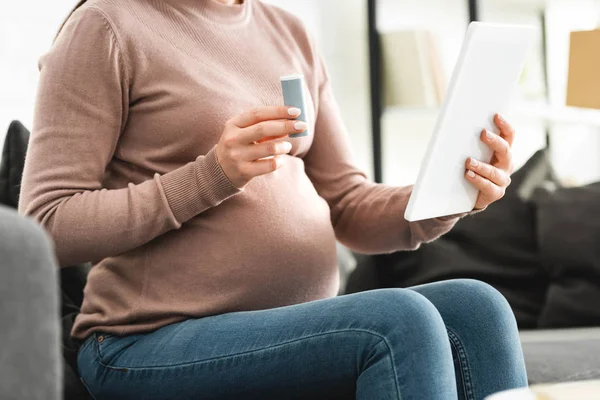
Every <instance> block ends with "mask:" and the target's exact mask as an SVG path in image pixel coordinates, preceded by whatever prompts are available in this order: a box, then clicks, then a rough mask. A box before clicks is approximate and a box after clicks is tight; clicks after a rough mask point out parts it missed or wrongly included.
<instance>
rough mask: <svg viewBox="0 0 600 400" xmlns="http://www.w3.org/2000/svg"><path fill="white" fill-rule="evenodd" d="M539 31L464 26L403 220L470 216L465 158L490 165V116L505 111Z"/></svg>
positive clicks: (473, 196) (471, 192)
mask: <svg viewBox="0 0 600 400" xmlns="http://www.w3.org/2000/svg"><path fill="white" fill-rule="evenodd" d="M537 35H538V30H537V29H536V28H532V27H526V26H513V25H498V24H488V23H481V22H473V23H471V25H469V29H468V30H467V34H466V36H465V40H464V43H463V46H462V50H461V52H460V56H459V58H458V61H457V63H456V66H455V68H454V73H453V75H452V79H451V80H450V85H449V87H448V92H447V94H446V97H445V99H444V103H443V105H442V109H441V112H440V114H439V117H438V121H437V125H436V127H435V130H434V132H433V135H432V137H431V140H430V142H429V146H428V148H427V152H426V153H425V157H424V158H423V162H422V164H421V169H420V170H419V175H418V177H417V182H416V184H415V186H414V188H413V192H412V195H411V197H410V200H409V202H408V207H407V209H406V213H405V215H404V217H405V218H406V220H408V221H419V220H423V219H428V218H436V217H441V216H446V215H452V214H459V213H463V212H470V211H472V210H473V207H474V206H475V202H476V200H477V196H478V193H479V192H478V191H477V189H475V187H473V186H472V185H471V184H470V183H469V182H468V181H467V180H466V178H465V176H464V174H465V172H466V169H465V163H466V160H467V158H469V157H474V158H476V159H478V160H481V161H484V162H489V161H490V160H491V157H492V151H491V150H490V149H489V148H488V147H487V146H486V145H485V144H484V143H483V142H481V140H480V135H481V132H482V130H483V129H488V130H490V131H492V132H496V133H498V128H497V127H496V125H495V124H494V115H495V114H496V113H500V114H502V113H503V112H504V111H505V110H506V109H507V107H508V105H509V102H510V99H511V97H512V93H513V91H514V89H515V88H516V86H517V83H518V81H519V78H520V76H521V73H522V71H523V67H524V65H525V62H526V59H527V56H528V54H529V52H530V50H531V48H532V46H533V44H534V42H535V40H536V38H537Z"/></svg>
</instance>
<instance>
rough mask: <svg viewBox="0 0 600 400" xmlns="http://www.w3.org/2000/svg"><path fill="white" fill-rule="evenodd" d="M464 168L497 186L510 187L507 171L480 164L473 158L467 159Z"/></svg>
mask: <svg viewBox="0 0 600 400" xmlns="http://www.w3.org/2000/svg"><path fill="white" fill-rule="evenodd" d="M466 167H467V169H468V170H471V171H473V172H475V173H476V174H478V175H481V176H482V177H484V178H486V179H487V180H489V181H491V182H492V183H494V184H496V185H498V186H501V187H508V185H510V176H509V175H508V173H507V171H504V170H502V169H500V168H497V167H494V166H493V165H490V164H487V163H484V162H481V161H479V160H476V159H474V158H469V159H468V160H467V163H466Z"/></svg>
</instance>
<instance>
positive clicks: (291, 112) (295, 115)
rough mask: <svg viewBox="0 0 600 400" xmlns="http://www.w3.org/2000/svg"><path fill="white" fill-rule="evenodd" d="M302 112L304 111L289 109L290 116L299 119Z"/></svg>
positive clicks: (294, 108)
mask: <svg viewBox="0 0 600 400" xmlns="http://www.w3.org/2000/svg"><path fill="white" fill-rule="evenodd" d="M301 112H302V110H300V109H299V108H296V107H292V108H288V114H290V115H291V116H292V117H297V116H298V115H300V113H301Z"/></svg>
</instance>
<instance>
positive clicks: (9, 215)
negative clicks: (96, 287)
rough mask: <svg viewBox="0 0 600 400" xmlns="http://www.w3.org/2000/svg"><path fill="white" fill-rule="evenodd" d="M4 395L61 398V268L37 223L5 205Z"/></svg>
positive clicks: (0, 215) (0, 274)
mask: <svg viewBox="0 0 600 400" xmlns="http://www.w3.org/2000/svg"><path fill="white" fill-rule="evenodd" d="M0 305H1V306H0V343H1V344H2V345H1V346H0V399H2V400H13V399H14V400H23V399H28V400H38V399H39V400H58V399H59V398H62V397H61V388H62V365H61V363H60V360H61V355H60V326H59V307H58V282H57V268H56V265H55V263H54V256H53V252H52V247H51V245H50V241H49V240H48V238H47V237H46V235H45V234H44V232H42V229H41V228H39V227H38V226H37V225H36V224H35V223H33V222H32V221H29V220H27V219H25V218H22V217H19V216H17V214H16V212H15V211H13V210H9V209H8V208H5V207H2V206H0Z"/></svg>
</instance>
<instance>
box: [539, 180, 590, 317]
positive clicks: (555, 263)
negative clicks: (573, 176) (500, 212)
mask: <svg viewBox="0 0 600 400" xmlns="http://www.w3.org/2000/svg"><path fill="white" fill-rule="evenodd" d="M535 201H536V210H537V220H538V229H537V235H538V242H539V246H540V254H541V260H542V264H543V266H544V268H545V269H546V271H547V273H548V275H549V276H550V279H551V282H550V287H549V290H548V295H547V298H546V304H545V306H544V309H543V312H542V314H541V316H540V321H539V325H540V327H542V328H544V327H571V326H600V307H598V305H599V304H600V183H595V184H591V185H587V186H583V187H575V188H564V189H559V190H557V191H546V190H539V191H538V192H537V193H536V196H535Z"/></svg>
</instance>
